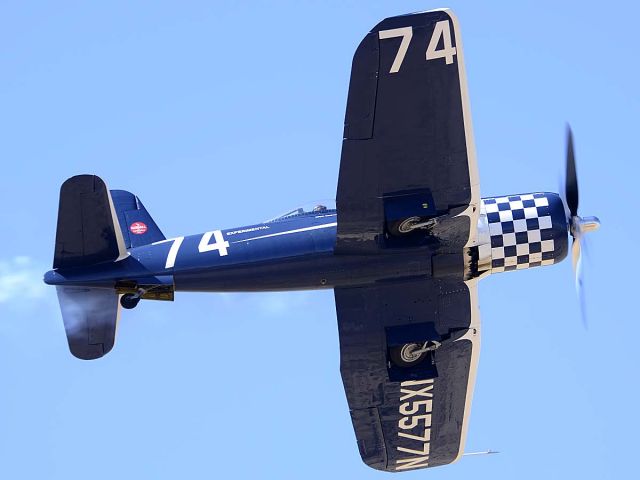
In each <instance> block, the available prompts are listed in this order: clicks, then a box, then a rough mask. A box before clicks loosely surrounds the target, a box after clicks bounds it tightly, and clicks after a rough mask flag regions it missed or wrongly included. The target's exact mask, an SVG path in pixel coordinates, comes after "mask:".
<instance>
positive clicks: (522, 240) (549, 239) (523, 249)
mask: <svg viewBox="0 0 640 480" xmlns="http://www.w3.org/2000/svg"><path fill="white" fill-rule="evenodd" d="M481 212H482V213H484V214H485V215H486V217H487V222H488V224H489V234H490V237H491V273H498V272H505V271H509V270H520V269H524V268H530V267H537V266H540V265H551V264H553V263H554V258H555V257H554V251H555V242H554V239H553V228H552V227H553V223H552V221H551V211H550V208H549V199H548V198H547V196H546V195H545V194H544V193H530V194H526V195H511V196H508V197H496V198H485V199H483V200H482V209H481Z"/></svg>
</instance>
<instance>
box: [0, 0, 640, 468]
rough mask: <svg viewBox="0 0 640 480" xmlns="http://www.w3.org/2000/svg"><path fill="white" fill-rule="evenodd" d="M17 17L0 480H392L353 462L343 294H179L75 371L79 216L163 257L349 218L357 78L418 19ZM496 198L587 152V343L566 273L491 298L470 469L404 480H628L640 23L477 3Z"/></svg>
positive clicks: (194, 6) (486, 285)
mask: <svg viewBox="0 0 640 480" xmlns="http://www.w3.org/2000/svg"><path fill="white" fill-rule="evenodd" d="M218 3H221V2H202V3H196V2H175V3H174V4H168V3H166V2H137V3H136V5H135V6H132V5H131V2H108V3H105V4H101V5H98V4H97V3H96V2H49V3H46V2H43V3H36V2H32V3H27V2H11V3H9V2H3V4H2V6H0V158H1V160H0V162H1V165H2V168H1V170H0V172H1V173H0V179H1V180H0V181H1V186H2V187H1V188H0V232H1V233H2V235H1V237H0V238H1V240H0V246H1V249H0V478H7V479H23V478H25V479H31V478H46V479H65V480H68V479H84V478H91V479H95V480H99V479H113V478H132V479H175V478H198V479H199V478H278V479H285V478H292V479H298V478H308V479H312V478H363V479H367V478H387V477H385V476H384V474H380V473H378V472H375V471H374V470H371V469H368V468H367V467H365V466H364V465H363V464H362V463H361V461H360V458H359V455H358V452H357V448H356V444H355V440H354V435H353V432H352V428H351V422H350V419H349V414H348V410H347V403H346V400H345V397H344V392H343V389H342V383H341V380H340V375H339V371H338V336H337V328H336V318H335V309H334V304H333V294H332V292H331V291H325V292H306V293H304V292H303V293H299V292H298V293H278V294H233V295H230V294H226V295H221V294H218V295H216V294H208V295H205V294H179V295H178V296H177V301H176V302H174V303H154V302H143V303H142V304H141V306H140V307H139V308H138V309H136V310H134V311H132V312H126V314H125V315H123V318H122V321H121V323H120V328H119V338H118V342H117V344H116V347H115V348H114V350H113V352H112V353H111V354H110V355H108V356H107V357H105V358H104V359H102V360H99V361H94V362H82V361H79V360H76V359H75V358H73V357H72V356H71V355H70V354H69V353H68V350H67V346H66V341H65V338H64V331H63V328H62V321H61V318H60V314H59V311H58V306H57V301H56V298H55V292H54V290H53V289H52V288H48V287H45V286H44V285H42V284H41V283H40V282H41V275H42V273H43V272H44V271H45V270H47V269H49V268H50V265H51V260H52V254H53V245H54V235H55V222H56V211H57V202H58V189H59V185H60V183H61V182H63V181H64V180H65V179H66V178H67V177H69V176H72V175H75V174H78V173H96V174H99V175H101V176H102V177H103V178H104V179H106V181H107V182H108V184H109V186H110V187H111V188H122V189H127V190H130V191H132V192H134V193H136V194H138V195H139V196H140V197H141V199H142V200H143V201H144V203H145V204H146V206H147V208H148V209H149V211H150V212H151V214H152V215H153V216H154V217H155V219H156V221H157V223H158V224H159V225H160V227H161V228H162V229H163V230H164V232H165V234H167V235H168V236H173V235H178V234H187V233H197V232H200V231H204V230H208V229H212V228H225V227H232V226H238V225H243V224H249V223H252V222H255V221H260V220H262V219H265V218H268V217H272V216H273V215H275V214H277V213H280V212H282V211H285V210H286V209H287V208H289V207H292V206H295V205H296V204H298V203H303V202H306V201H308V200H314V199H316V198H327V197H332V196H334V194H335V186H336V180H337V174H338V164H339V156H340V147H341V136H342V122H343V118H344V105H345V100H346V94H347V85H348V79H349V69H350V63H351V57H352V54H353V51H354V49H355V47H356V46H357V44H358V42H359V41H360V39H361V38H362V37H363V36H364V35H365V33H366V32H367V31H368V30H369V29H370V28H371V27H372V26H374V25H375V24H376V23H377V22H378V21H379V20H381V19H383V18H385V17H387V16H392V15H396V14H402V13H408V12H411V11H416V10H425V9H430V8H435V7H440V6H443V5H442V4H439V3H430V2H428V1H426V2H425V1H421V2H409V1H407V2H404V1H386V2H380V1H370V2H360V1H339V2H320V1H315V2H302V1H295V2H290V3H284V2H280V3H275V2H274V3H271V2H252V3H245V4H241V3H238V2H233V4H232V3H231V2H229V4H228V5H216V4H218ZM449 5H450V6H451V7H453V8H454V10H455V12H456V13H457V15H458V17H459V20H460V23H461V28H462V35H463V39H464V46H465V57H466V62H467V70H468V75H469V90H470V95H471V104H472V112H473V123H474V128H475V137H476V143H477V150H478V160H479V168H480V179H481V191H482V193H483V195H485V196H489V195H499V194H509V193H516V192H529V191H538V190H550V191H556V190H557V188H558V178H559V172H560V170H561V168H562V164H563V157H564V123H565V121H570V122H571V124H572V125H573V127H574V132H575V137H576V142H577V147H576V148H577V155H578V173H579V178H580V189H581V193H582V196H581V200H580V202H581V203H580V205H581V212H582V213H583V214H585V215H598V216H600V218H601V220H602V223H603V226H602V229H601V230H600V231H599V232H596V233H595V234H593V235H591V236H590V237H591V238H589V240H590V241H591V244H590V250H589V253H590V258H589V259H588V261H587V262H586V265H585V268H586V282H587V285H586V286H587V289H588V291H587V294H588V314H589V322H590V323H589V329H588V330H586V331H585V330H584V329H583V328H582V326H581V321H580V316H579V311H578V304H577V301H576V297H575V294H574V288H573V280H572V273H571V265H570V262H564V263H563V264H561V265H557V266H553V267H545V268H540V269H534V270H531V271H526V272H516V273H505V274H501V275H496V276H495V277H491V278H489V279H487V280H484V281H483V282H481V286H480V305H481V309H482V318H483V325H484V333H483V340H482V342H483V344H482V352H481V355H480V370H479V374H478V382H477V387H476V394H475V398H474V402H473V408H472V415H471V423H470V428H469V437H468V442H467V451H478V450H485V449H488V448H491V449H494V450H500V451H501V452H502V453H501V454H500V455H493V456H489V457H471V458H465V459H463V460H462V461H461V462H459V463H458V464H456V465H454V466H449V467H444V468H438V469H434V470H430V471H426V472H425V471H419V472H413V473H404V474H402V476H403V478H407V479H410V478H434V479H445V478H455V479H459V478H471V477H472V476H473V477H474V478H492V479H513V478H519V479H529V478H530V479H536V480H537V479H540V478H544V479H548V478H562V479H564V478H581V479H602V478H631V477H633V476H634V475H636V474H637V460H636V457H637V455H638V452H637V451H638V429H639V428H640V421H639V414H638V406H637V401H638V398H639V397H640V391H639V388H640V387H639V386H638V385H639V383H638V367H637V365H638V361H637V359H636V358H635V356H636V352H637V351H638V349H639V347H638V337H637V335H636V330H637V325H638V312H637V308H636V306H635V302H636V299H637V295H638V294H637V293H636V290H637V286H636V282H635V277H636V276H637V266H636V263H637V258H636V257H637V254H636V252H637V239H638V234H639V233H640V231H639V227H638V219H637V206H638V187H637V185H638V180H637V178H638V174H639V169H638V153H637V138H638V135H639V133H638V116H639V114H640V99H639V96H638V87H637V83H638V78H640V69H639V67H638V48H639V47H640V45H639V43H640V41H639V40H638V37H637V30H638V23H637V19H638V16H639V14H640V11H639V10H638V7H637V6H636V5H635V3H634V2H616V3H615V4H612V5H610V6H609V5H606V4H602V3H595V2H593V4H592V5H588V4H587V2H582V1H580V2H557V1H554V2H551V1H549V2H542V1H535V2H534V1H528V2H523V1H521V2H458V1H451V2H449Z"/></svg>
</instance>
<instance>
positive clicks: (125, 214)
mask: <svg viewBox="0 0 640 480" xmlns="http://www.w3.org/2000/svg"><path fill="white" fill-rule="evenodd" d="M111 198H112V199H113V205H114V207H115V211H116V214H117V216H118V221H119V223H120V227H121V231H122V237H123V239H124V243H125V246H126V248H133V247H140V246H142V245H148V244H150V243H153V242H159V241H161V240H165V239H166V237H165V236H164V235H163V233H162V232H161V231H160V228H158V225H156V222H154V220H153V218H151V215H149V212H147V209H146V208H145V207H144V205H143V204H142V202H141V201H140V199H139V198H138V197H137V196H136V195H134V194H133V193H131V192H127V191H126V190H111Z"/></svg>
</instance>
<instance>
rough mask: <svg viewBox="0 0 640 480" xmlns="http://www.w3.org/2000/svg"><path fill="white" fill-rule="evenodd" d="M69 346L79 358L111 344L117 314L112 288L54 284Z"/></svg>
mask: <svg viewBox="0 0 640 480" xmlns="http://www.w3.org/2000/svg"><path fill="white" fill-rule="evenodd" d="M56 288H57V290H58V301H59V302H60V310H61V312H62V320H63V321H64V329H65V331H66V333H67V341H68V342H69V350H71V353H72V354H73V356H74V357H77V358H80V359H82V360H92V359H95V358H100V357H102V356H104V355H106V354H107V353H109V351H111V349H112V348H113V344H114V342H115V338H116V327H117V323H118V317H119V315H120V302H119V301H118V293H117V292H116V291H115V290H110V289H100V288H84V287H60V286H59V287H56Z"/></svg>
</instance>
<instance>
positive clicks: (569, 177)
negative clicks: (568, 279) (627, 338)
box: [563, 125, 600, 326]
mask: <svg viewBox="0 0 640 480" xmlns="http://www.w3.org/2000/svg"><path fill="white" fill-rule="evenodd" d="M564 187H565V188H564V199H563V200H564V203H565V206H566V208H567V210H568V212H567V223H568V225H569V233H570V234H571V236H572V237H573V244H572V245H571V258H572V262H573V271H574V274H575V279H576V291H577V293H578V298H579V300H580V306H581V308H582V320H583V322H585V326H586V316H585V311H584V298H583V289H582V249H583V246H586V239H585V238H584V234H585V233H587V232H590V231H593V230H597V229H598V228H600V220H598V217H580V216H579V215H578V203H579V194H578V176H577V174H576V159H575V150H574V146H573V133H572V132H571V127H570V126H568V125H567V158H566V176H565V186H564Z"/></svg>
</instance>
